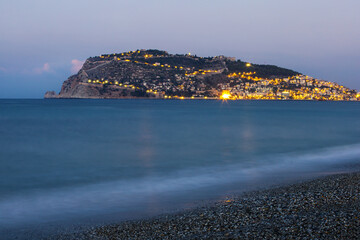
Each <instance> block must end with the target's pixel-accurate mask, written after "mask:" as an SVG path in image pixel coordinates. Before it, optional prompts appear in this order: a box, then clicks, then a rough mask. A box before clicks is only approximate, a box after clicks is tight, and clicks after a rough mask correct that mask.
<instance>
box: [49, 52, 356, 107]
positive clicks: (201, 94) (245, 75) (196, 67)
mask: <svg viewBox="0 0 360 240" xmlns="http://www.w3.org/2000/svg"><path fill="white" fill-rule="evenodd" d="M224 92H225V93H226V94H227V95H226V98H229V99H318V100H350V99H353V98H355V97H356V92H355V91H353V90H350V89H347V88H345V87H343V86H340V85H338V84H335V83H330V82H326V81H321V80H317V79H313V78H310V77H308V76H304V75H301V74H300V73H298V72H296V71H293V70H289V69H285V68H281V67H278V66H273V65H259V64H252V63H247V62H243V61H241V60H236V59H235V58H231V57H225V56H216V57H197V56H194V55H191V54H186V55H181V54H169V53H167V52H166V51H160V50H152V49H150V50H137V51H130V52H124V53H113V54H103V55H101V56H96V57H90V58H88V59H87V60H86V61H85V63H84V65H83V67H82V69H81V70H80V71H79V72H78V73H77V74H76V75H73V76H71V77H69V79H67V80H66V81H65V82H64V83H63V85H62V88H61V91H60V93H59V94H56V93H55V92H53V91H52V92H47V93H46V94H45V98H138V97H141V98H209V99H210V98H220V97H221V96H223V94H224ZM296 92H298V93H299V94H296ZM300 93H301V94H305V93H307V94H308V95H306V96H305V95H304V96H303V95H301V94H300ZM300 95H301V96H303V97H302V98H297V96H300ZM314 97H315V98H314Z"/></svg>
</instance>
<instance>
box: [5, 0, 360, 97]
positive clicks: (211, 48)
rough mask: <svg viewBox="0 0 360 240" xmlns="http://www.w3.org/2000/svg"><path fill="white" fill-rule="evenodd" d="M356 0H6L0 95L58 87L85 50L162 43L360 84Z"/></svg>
mask: <svg viewBox="0 0 360 240" xmlns="http://www.w3.org/2000/svg"><path fill="white" fill-rule="evenodd" d="M359 9H360V1H359V0H342V1H338V0H271V1H270V0H221V1H220V0H181V1H179V0H167V1H165V0H102V1H98V0H96V1H95V0H61V1H55V0H31V1H29V0H11V1H7V0H0V98H42V97H43V96H44V93H45V92H46V91H47V90H55V91H56V92H59V91H60V88H61V85H62V83H63V81H64V80H66V79H67V78H68V77H69V76H70V75H72V74H74V73H76V72H77V71H78V69H79V68H80V67H81V65H82V63H83V61H84V60H86V59H87V58H88V57H90V56H97V55H100V54H104V53H118V52H124V51H130V50H136V49H160V50H166V51H168V52H169V53H188V52H191V53H192V54H196V55H198V56H203V57H206V56H216V55H226V56H231V57H236V58H237V59H241V60H243V61H248V62H252V63H258V64H273V65H278V66H281V67H285V68H290V69H293V70H296V71H298V72H301V73H303V74H306V75H309V76H313V77H316V78H319V79H324V80H328V81H334V82H337V83H340V84H343V85H345V86H347V87H350V88H352V89H357V90H358V91H360V27H359V26H360V13H359Z"/></svg>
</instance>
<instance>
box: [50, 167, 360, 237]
mask: <svg viewBox="0 0 360 240" xmlns="http://www.w3.org/2000/svg"><path fill="white" fill-rule="evenodd" d="M359 198H360V173H359V172H357V173H347V174H337V175H331V176H326V177H321V178H318V179H315V180H311V181H306V182H301V183H297V184H292V185H288V186H282V187H276V188H271V189H266V190H260V191H254V192H249V193H245V194H242V195H240V196H238V197H232V198H227V199H225V200H223V201H218V202H216V203H213V204H210V205H209V206H206V207H201V208H196V209H193V210H187V211H184V212H181V213H176V214H168V215H161V216H159V217H155V218H151V219H143V220H137V221H127V222H123V223H119V224H114V225H106V226H101V227H95V228H90V229H88V230H86V231H84V232H80V233H71V234H62V235H58V236H56V237H54V236H53V237H52V239H54V238H56V239H359V237H360V213H359V212H360V199H359Z"/></svg>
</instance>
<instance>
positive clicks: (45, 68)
mask: <svg viewBox="0 0 360 240" xmlns="http://www.w3.org/2000/svg"><path fill="white" fill-rule="evenodd" d="M34 72H35V73H37V74H42V73H44V72H50V64H49V63H44V65H43V66H42V67H41V68H35V69H34Z"/></svg>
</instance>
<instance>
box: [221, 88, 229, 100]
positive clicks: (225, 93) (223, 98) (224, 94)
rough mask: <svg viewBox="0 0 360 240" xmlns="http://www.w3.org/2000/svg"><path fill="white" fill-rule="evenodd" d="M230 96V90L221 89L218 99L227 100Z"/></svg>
mask: <svg viewBox="0 0 360 240" xmlns="http://www.w3.org/2000/svg"><path fill="white" fill-rule="evenodd" d="M230 98H231V94H230V91H228V90H224V91H222V93H221V96H220V99H222V100H228V99H230Z"/></svg>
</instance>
